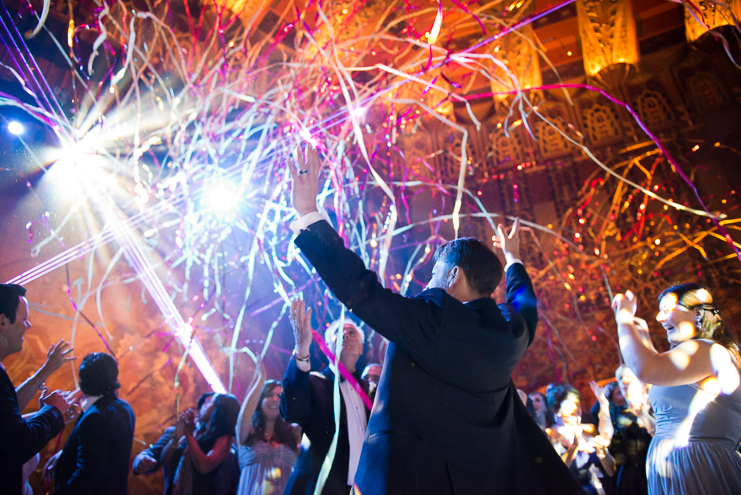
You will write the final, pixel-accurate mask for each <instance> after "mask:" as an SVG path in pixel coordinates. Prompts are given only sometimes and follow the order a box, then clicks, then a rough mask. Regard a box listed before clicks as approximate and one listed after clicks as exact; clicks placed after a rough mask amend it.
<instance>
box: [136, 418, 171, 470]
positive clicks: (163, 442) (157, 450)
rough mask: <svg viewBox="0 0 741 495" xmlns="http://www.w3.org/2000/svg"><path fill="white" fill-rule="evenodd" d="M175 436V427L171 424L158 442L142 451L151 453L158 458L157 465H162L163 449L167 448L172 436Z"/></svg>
mask: <svg viewBox="0 0 741 495" xmlns="http://www.w3.org/2000/svg"><path fill="white" fill-rule="evenodd" d="M174 436H175V427H174V426H170V427H168V428H166V429H165V431H164V432H163V433H162V436H161V437H160V438H159V440H157V443H155V444H154V445H152V446H151V447H149V448H148V449H145V450H143V451H142V452H148V453H149V455H151V456H152V457H153V458H154V459H156V460H157V467H159V465H160V458H161V457H162V451H163V450H165V447H166V446H167V444H168V443H170V440H171V439H172V437H174Z"/></svg>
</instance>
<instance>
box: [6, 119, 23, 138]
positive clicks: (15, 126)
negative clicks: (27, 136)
mask: <svg viewBox="0 0 741 495" xmlns="http://www.w3.org/2000/svg"><path fill="white" fill-rule="evenodd" d="M8 131H10V133H11V134H15V135H16V136H18V135H19V134H23V124H21V123H20V122H16V121H15V120H11V121H10V123H9V124H8Z"/></svg>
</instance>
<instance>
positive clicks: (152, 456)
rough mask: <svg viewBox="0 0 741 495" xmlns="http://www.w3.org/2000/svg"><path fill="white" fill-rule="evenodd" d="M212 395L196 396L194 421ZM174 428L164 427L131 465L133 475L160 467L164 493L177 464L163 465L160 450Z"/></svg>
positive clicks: (170, 437) (167, 492) (168, 488)
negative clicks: (154, 440) (153, 441)
mask: <svg viewBox="0 0 741 495" xmlns="http://www.w3.org/2000/svg"><path fill="white" fill-rule="evenodd" d="M213 395H214V392H206V393H205V394H203V395H201V396H200V397H199V398H198V407H197V409H196V410H197V411H198V417H197V418H196V421H200V419H201V418H200V415H201V411H202V409H203V405H204V404H205V402H206V400H207V399H208V398H209V397H212V396H213ZM175 430H176V427H175V426H170V427H168V428H165V431H164V432H162V436H161V437H160V438H159V440H157V443H155V444H154V445H152V446H151V447H149V448H148V449H144V450H142V451H141V452H139V453H138V454H137V456H136V457H134V463H133V465H132V471H133V473H134V475H140V474H150V473H152V472H154V471H155V470H156V469H157V468H159V467H161V468H162V474H163V476H164V491H163V493H164V495H169V494H170V491H171V490H172V483H173V477H174V476H175V469H176V468H177V464H176V465H175V466H167V465H163V464H162V451H163V450H165V447H167V445H168V444H169V443H170V442H171V441H173V440H174V439H175ZM237 471H239V466H237ZM237 482H239V480H237Z"/></svg>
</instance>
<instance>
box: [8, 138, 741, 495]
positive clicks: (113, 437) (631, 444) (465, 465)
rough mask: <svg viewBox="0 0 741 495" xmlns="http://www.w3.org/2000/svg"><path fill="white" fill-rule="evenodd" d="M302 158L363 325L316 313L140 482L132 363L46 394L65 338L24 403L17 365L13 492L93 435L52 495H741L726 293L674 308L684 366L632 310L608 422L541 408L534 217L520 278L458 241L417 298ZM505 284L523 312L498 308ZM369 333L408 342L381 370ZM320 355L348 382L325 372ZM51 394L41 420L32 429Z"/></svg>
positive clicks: (56, 476) (331, 277)
mask: <svg viewBox="0 0 741 495" xmlns="http://www.w3.org/2000/svg"><path fill="white" fill-rule="evenodd" d="M296 155H297V166H296V167H295V168H294V167H289V168H290V169H291V172H292V175H293V179H294V207H295V208H296V210H297V219H296V220H295V221H294V222H293V223H292V225H291V228H292V229H293V230H294V232H295V233H296V238H295V243H296V244H297V246H298V247H299V248H300V249H301V251H302V252H303V254H304V255H305V256H306V257H307V258H308V260H309V261H310V262H311V263H312V264H313V265H314V268H315V269H316V271H317V273H318V274H319V275H320V276H321V277H322V279H323V280H324V281H325V283H326V284H327V286H328V287H329V289H330V290H331V291H332V292H333V293H334V294H335V296H336V297H337V298H338V299H339V300H340V301H341V302H342V303H343V304H344V305H345V307H346V308H347V309H348V310H350V311H351V312H352V314H353V316H352V318H351V317H349V316H348V317H344V316H343V317H341V318H340V319H339V320H338V321H335V322H331V324H329V325H328V327H327V330H326V332H325V334H324V336H323V337H322V338H320V339H317V338H316V337H315V336H316V335H318V334H317V333H316V332H315V331H314V330H313V329H312V310H311V308H310V307H307V306H308V305H307V304H306V302H304V301H303V300H301V299H298V300H296V301H294V302H293V303H292V307H291V313H290V322H291V326H292V328H293V333H294V344H295V347H294V351H293V355H292V356H291V359H290V360H289V362H288V366H287V368H286V370H285V373H284V375H283V378H282V380H281V381H277V380H269V379H268V377H267V373H266V370H265V367H264V365H263V363H262V361H261V359H260V358H259V357H258V359H257V363H256V364H257V366H256V372H255V374H254V377H253V381H252V383H251V384H250V387H249V389H248V392H247V394H246V397H244V400H243V401H242V403H241V405H240V402H239V400H238V399H237V398H236V397H234V396H233V395H230V394H217V393H207V394H203V395H202V396H201V397H200V398H199V400H198V402H197V404H195V405H194V407H192V408H188V409H186V410H184V411H182V412H181V413H180V414H179V416H178V417H177V420H176V424H175V425H174V426H171V427H169V428H167V429H165V430H164V432H162V435H161V437H160V438H159V440H158V441H157V442H156V443H155V444H154V445H152V446H150V447H149V448H148V449H146V450H144V451H142V452H140V453H138V454H137V455H136V457H135V458H134V461H133V466H132V465H131V464H130V458H131V452H132V444H133V439H134V426H135V417H134V412H133V410H132V408H131V407H130V406H129V404H127V403H126V402H125V401H124V400H122V399H121V398H119V397H118V395H117V393H116V390H117V389H118V388H119V387H120V385H119V382H118V365H117V362H116V360H115V359H114V358H113V357H112V356H110V355H109V354H106V353H91V354H88V355H87V356H85V357H84V358H83V359H82V361H81V363H80V366H79V390H76V391H68V392H64V391H59V390H56V391H53V392H49V391H48V390H46V388H45V387H44V385H43V383H44V381H45V380H46V379H47V378H48V377H49V376H50V375H51V374H52V373H54V372H55V371H56V370H57V369H59V368H60V367H61V366H62V365H63V364H64V363H65V362H69V361H71V360H74V359H75V358H74V357H73V356H72V355H71V352H72V348H71V347H70V346H69V344H68V343H66V342H64V341H60V342H58V343H57V344H53V345H51V346H50V347H49V350H48V353H47V357H46V361H45V364H44V365H43V366H42V367H41V368H40V369H39V370H38V371H37V372H36V373H35V374H34V375H33V376H31V377H30V378H29V379H28V380H26V381H25V382H23V383H22V384H21V385H20V386H18V387H15V386H14V385H13V384H12V383H11V381H10V378H9V377H8V374H7V372H6V370H5V368H4V366H2V364H0V437H2V438H3V442H2V444H1V445H2V447H0V456H2V459H0V461H1V462H0V479H1V480H2V481H3V485H4V487H3V488H2V490H3V492H7V493H12V494H21V493H32V492H31V491H30V486H28V483H27V478H28V473H29V472H31V471H33V470H34V469H35V468H36V465H37V464H38V462H39V461H38V459H39V457H38V453H39V452H40V451H41V450H42V449H43V448H44V446H45V445H46V444H47V443H48V442H49V440H50V439H52V438H53V437H55V436H56V435H58V434H59V433H60V431H61V430H62V429H63V428H64V425H65V424H69V423H73V422H74V423H75V424H74V428H73V430H72V432H71V435H70V436H69V438H68V439H67V442H66V444H65V445H64V446H62V448H61V450H59V451H58V452H57V453H56V454H55V455H54V456H52V457H51V458H50V459H49V460H48V461H47V463H46V465H45V466H44V468H43V477H44V480H45V481H46V482H47V485H48V486H49V487H51V489H50V492H51V493H55V494H125V493H127V479H128V475H129V472H130V469H132V470H133V473H134V474H135V475H147V474H149V473H153V472H155V471H157V470H159V469H161V470H162V472H163V476H164V487H163V493H164V494H165V495H202V494H204V495H205V494H216V495H229V494H239V495H258V494H260V495H267V494H281V493H284V494H288V495H299V494H301V495H311V494H320V493H321V494H324V495H340V494H341V495H348V494H350V493H354V494H361V493H362V494H363V495H381V494H389V495H394V494H403V495H414V494H420V495H421V494H440V495H447V494H464V495H469V494H470V495H476V494H495V493H503V494H540V493H543V494H549V495H559V494H564V495H565V494H576V493H580V494H584V493H588V494H613V493H614V494H620V495H628V494H640V495H642V494H650V495H664V494H666V495H679V494H713V495H716V494H728V495H730V494H738V493H741V455H740V454H739V442H740V441H741V387H739V384H740V383H741V375H740V373H739V363H740V361H741V359H740V356H739V352H740V351H741V347H740V346H739V343H738V340H736V338H735V337H734V335H733V332H732V331H731V329H730V328H729V326H728V325H727V324H726V321H725V320H724V319H723V317H722V316H721V312H720V309H719V306H718V305H717V303H716V302H715V300H714V299H713V296H712V295H711V293H710V291H709V290H708V289H707V288H705V287H702V286H700V285H698V284H694V283H689V284H681V285H676V286H673V287H670V288H668V289H666V290H665V291H664V292H663V293H662V294H661V296H660V298H659V304H658V310H659V312H658V315H657V317H656V319H657V321H658V322H659V323H660V324H661V325H662V326H663V327H664V329H665V330H666V332H667V339H668V341H669V344H670V346H671V349H670V350H669V351H667V352H658V351H657V350H656V349H655V348H654V346H653V344H652V341H651V338H650V336H649V333H648V325H647V323H646V321H645V320H643V319H640V318H638V317H636V312H637V299H636V297H635V295H634V294H633V293H632V292H630V291H627V292H626V293H625V294H618V295H617V296H616V297H615V298H614V300H613V306H612V308H613V310H614V312H615V319H616V327H617V333H618V340H619V343H620V348H621V353H622V357H623V359H624V361H625V364H624V365H621V366H620V367H619V368H618V369H617V370H616V372H615V381H611V382H608V383H605V384H603V385H600V384H598V383H596V382H592V383H591V388H592V392H593V394H594V400H595V402H594V407H592V409H591V412H589V413H585V411H584V410H583V409H582V397H581V395H580V393H579V391H578V390H576V389H575V388H574V387H572V386H570V385H568V384H566V383H553V384H551V385H548V386H547V387H546V388H545V390H544V391H542V392H541V391H533V392H532V393H530V394H529V395H527V394H526V393H524V392H523V391H520V390H517V389H515V387H514V384H513V381H512V372H513V369H514V367H515V365H516V364H517V362H518V361H519V360H520V359H521V358H522V356H523V354H524V353H525V351H526V350H527V348H528V346H529V345H530V344H531V343H532V341H533V339H534V336H535V329H536V326H537V321H538V315H537V298H536V294H535V291H534V289H533V286H532V283H531V282H530V279H529V277H528V274H527V271H526V270H525V268H524V265H523V263H522V261H521V260H520V248H519V233H518V230H519V222H518V220H517V219H516V220H515V222H514V224H513V227H512V229H511V231H510V232H507V231H506V230H505V229H504V226H502V225H500V226H499V227H498V232H497V236H495V237H496V241H495V247H496V248H498V249H500V250H501V251H502V253H503V254H504V258H505V261H506V264H504V265H503V264H502V263H501V261H500V260H499V258H498V257H497V256H496V254H495V252H494V250H492V249H491V248H490V247H489V246H488V245H487V244H486V243H484V242H482V241H480V240H478V239H473V238H465V239H456V240H453V241H449V242H446V243H443V244H442V245H441V246H439V247H438V249H437V250H436V252H435V256H434V260H435V265H434V268H433V271H432V277H431V280H430V282H429V284H428V285H427V287H426V288H425V290H424V291H423V292H422V293H421V294H419V295H418V296H415V297H412V298H407V297H403V296H401V295H399V294H395V293H393V292H392V291H390V290H388V289H386V288H384V287H383V286H382V284H381V283H380V282H379V281H378V278H377V276H376V274H375V273H374V272H372V271H369V270H368V269H366V267H365V264H364V263H363V261H362V260H361V259H360V258H359V257H358V256H357V255H355V254H354V253H353V252H352V251H350V250H349V249H347V248H345V246H344V241H343V240H342V238H341V237H340V236H338V235H337V233H336V232H335V231H334V229H333V228H332V227H331V225H330V224H329V223H328V222H327V221H326V220H325V219H324V217H323V216H322V215H321V214H320V213H319V212H318V211H317V208H316V194H317V177H318V173H319V169H320V168H321V162H320V160H319V157H318V154H317V152H316V151H315V150H308V152H307V153H306V154H304V152H303V151H302V150H297V154H296ZM502 277H505V280H506V301H504V302H502V303H501V304H497V303H496V301H494V299H493V298H492V294H493V293H494V291H495V289H496V287H497V286H498V285H499V282H500V280H501V279H502ZM25 295H26V291H25V289H24V288H23V287H20V286H17V285H13V284H0V363H2V361H3V360H5V358H6V357H8V356H9V355H11V354H13V353H16V352H19V351H20V350H21V349H22V346H23V336H24V333H25V332H26V330H28V329H29V328H30V326H31V324H30V323H29V321H28V301H27V300H26V298H25ZM343 315H344V313H343ZM355 318H358V319H359V320H361V321H362V322H364V323H365V324H366V325H367V326H369V327H371V328H373V329H374V330H375V331H376V332H378V333H379V334H381V335H382V336H383V337H385V338H386V339H387V340H388V348H387V349H386V352H385V358H384V360H383V363H382V364H377V363H372V364H370V365H368V366H367V367H366V368H365V370H364V371H362V372H361V370H359V369H357V366H358V363H359V357H360V356H361V354H362V351H363V346H364V342H365V334H364V331H363V325H362V324H360V323H358V321H357V320H355ZM319 323H320V324H321V323H325V322H319ZM326 323H330V322H326ZM317 348H320V349H321V350H322V352H323V353H324V354H325V355H326V356H327V359H328V361H329V362H330V363H331V365H330V366H325V367H323V368H322V369H319V368H318V367H317V360H316V359H315V355H316V349H317ZM39 389H40V390H41V395H40V398H39V409H38V411H37V412H35V413H32V414H30V415H27V416H22V415H21V411H22V410H23V409H24V408H25V407H26V405H27V404H28V402H30V400H31V399H32V398H33V397H34V396H35V394H36V393H37V391H38V390H39Z"/></svg>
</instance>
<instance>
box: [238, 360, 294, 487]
mask: <svg viewBox="0 0 741 495" xmlns="http://www.w3.org/2000/svg"><path fill="white" fill-rule="evenodd" d="M265 376H266V372H265V366H264V365H263V364H262V361H260V362H259V366H258V375H257V380H256V381H255V383H254V384H253V386H252V387H251V388H250V391H249V392H248V393H247V397H246V398H245V399H244V402H243V403H242V409H241V410H240V412H239V419H238V420H237V426H236V437H237V446H238V451H237V453H238V455H239V468H240V470H241V473H240V476H239V487H238V488H237V494H238V495H270V494H273V495H281V494H282V493H283V490H284V488H285V487H286V483H287V482H288V477H289V476H290V475H291V471H292V470H293V466H294V464H296V459H297V458H298V438H297V436H296V435H295V433H294V429H293V428H292V427H291V426H290V425H289V424H287V423H286V422H285V421H284V420H283V418H281V417H280V412H279V411H278V405H279V403H280V394H281V393H282V392H283V388H282V387H281V384H280V382H279V381H276V380H268V381H265ZM258 390H261V392H260V393H259V394H258V393H257V391H258Z"/></svg>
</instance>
